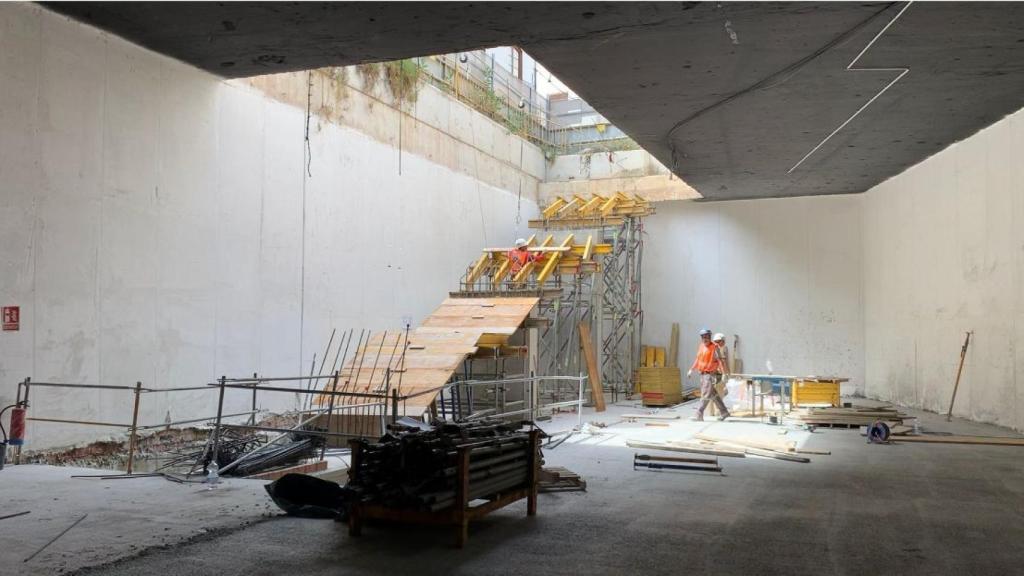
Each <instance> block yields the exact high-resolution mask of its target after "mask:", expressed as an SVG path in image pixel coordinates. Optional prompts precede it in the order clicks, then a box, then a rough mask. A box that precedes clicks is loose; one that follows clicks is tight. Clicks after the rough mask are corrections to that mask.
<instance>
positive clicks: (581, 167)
mask: <svg viewBox="0 0 1024 576" xmlns="http://www.w3.org/2000/svg"><path fill="white" fill-rule="evenodd" d="M668 173H669V170H668V168H666V167H665V165H664V164H662V163H661V162H658V159H657V158H655V157H654V156H651V154H650V153H649V152H647V151H646V150H622V151H618V152H610V153H609V152H602V151H597V152H593V153H591V154H566V155H563V156H555V158H554V160H553V161H552V162H550V163H548V167H547V172H546V174H545V176H544V180H545V181H547V182H564V181H568V180H581V179H600V178H624V177H629V176H653V175H656V174H665V175H668Z"/></svg>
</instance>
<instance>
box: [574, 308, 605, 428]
mask: <svg viewBox="0 0 1024 576" xmlns="http://www.w3.org/2000/svg"><path fill="white" fill-rule="evenodd" d="M579 330H580V345H581V346H582V347H583V356H584V358H585V359H586V361H587V374H588V375H589V376H590V393H591V395H592V397H593V400H594V411H595V412H604V411H605V406H604V385H603V384H601V373H600V371H599V370H598V367H597V354H595V353H594V340H593V339H592V338H591V337H590V324H587V323H586V322H580V325H579Z"/></svg>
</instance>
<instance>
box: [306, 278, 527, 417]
mask: <svg viewBox="0 0 1024 576" xmlns="http://www.w3.org/2000/svg"><path fill="white" fill-rule="evenodd" d="M538 300H539V299H538V298H535V297H529V298H523V297H515V298H500V297H497V298H449V299H446V300H445V301H444V302H442V303H441V305H440V306H439V307H438V308H437V310H435V311H434V313H433V314H431V315H430V316H428V317H427V318H426V319H425V320H424V321H423V325H422V326H420V327H419V328H416V329H415V330H413V331H411V332H410V333H409V334H408V346H406V338H407V337H406V333H405V332H404V331H393V332H391V331H389V332H387V333H384V332H380V333H376V334H370V335H369V336H367V337H365V338H364V341H363V344H362V345H361V346H359V349H358V350H357V351H356V352H355V354H354V355H353V356H352V357H351V358H350V359H349V360H348V361H347V362H346V363H345V366H344V368H342V370H341V373H340V377H339V381H338V384H337V390H339V391H356V392H365V391H375V392H382V391H384V389H385V388H386V387H387V386H391V387H392V388H393V389H395V390H397V391H398V394H399V395H400V396H402V397H407V396H411V395H416V394H420V395H419V396H414V397H413V398H409V399H408V400H405V401H403V402H401V403H400V406H399V411H400V412H401V413H404V414H406V415H409V416H420V415H422V414H423V413H424V412H425V411H426V410H427V407H428V406H430V404H431V403H432V402H433V401H434V399H435V398H436V396H437V394H438V392H439V391H440V389H441V388H442V387H443V386H444V385H445V384H447V382H448V380H449V379H451V377H452V374H453V373H454V372H455V371H456V370H458V369H459V368H460V367H461V366H462V363H463V362H464V361H465V360H466V358H467V357H469V356H471V355H473V354H475V353H476V352H477V351H478V349H479V346H478V343H479V342H480V341H481V340H482V339H485V340H495V338H494V337H495V336H497V337H498V338H497V340H505V339H507V337H508V336H511V335H512V334H514V333H515V332H516V330H518V329H519V327H520V326H521V325H522V324H523V321H525V320H526V318H527V317H528V316H529V315H530V312H531V311H532V310H533V309H534V308H535V307H536V306H537V302H538ZM403 351H404V354H403ZM403 356H404V357H403ZM389 374H390V380H388V375H389ZM332 386H333V384H332V383H327V384H326V386H325V389H326V390H330V389H332ZM318 402H319V404H320V405H321V406H324V405H327V404H328V403H329V402H330V399H329V398H328V397H327V396H321V397H320V398H319V399H318ZM335 402H336V405H342V406H343V405H346V404H357V403H360V402H365V399H358V398H346V399H336V401H335ZM342 417H343V418H345V417H348V416H342Z"/></svg>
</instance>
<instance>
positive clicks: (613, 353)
mask: <svg viewBox="0 0 1024 576" xmlns="http://www.w3.org/2000/svg"><path fill="white" fill-rule="evenodd" d="M612 234H613V238H612V242H611V243H612V252H611V254H609V255H608V256H606V257H605V259H604V261H603V272H602V274H601V280H602V290H601V318H600V320H601V321H600V329H599V334H600V336H599V337H600V339H601V356H600V364H601V377H602V381H603V382H604V383H605V386H607V387H610V388H611V389H612V392H613V394H616V395H617V394H619V393H622V394H631V393H632V392H633V390H634V386H635V382H634V380H635V373H636V368H637V366H638V365H639V363H640V346H641V334H642V333H643V324H644V312H643V301H642V296H643V293H642V286H643V283H642V268H643V249H644V241H643V234H644V229H643V218H642V217H638V216H634V217H627V218H625V219H624V221H623V222H622V224H621V225H620V226H619V227H618V229H615V230H613V231H612Z"/></svg>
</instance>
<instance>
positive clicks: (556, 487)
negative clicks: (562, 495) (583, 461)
mask: <svg viewBox="0 0 1024 576" xmlns="http://www.w3.org/2000/svg"><path fill="white" fill-rule="evenodd" d="M537 489H538V490H539V491H541V492H586V491H587V481H586V480H584V479H583V478H580V475H579V474H577V473H575V472H573V471H571V470H569V469H568V468H563V467H561V466H552V467H550V468H544V469H542V470H541V471H540V482H538V484H537Z"/></svg>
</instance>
